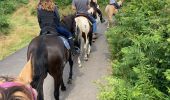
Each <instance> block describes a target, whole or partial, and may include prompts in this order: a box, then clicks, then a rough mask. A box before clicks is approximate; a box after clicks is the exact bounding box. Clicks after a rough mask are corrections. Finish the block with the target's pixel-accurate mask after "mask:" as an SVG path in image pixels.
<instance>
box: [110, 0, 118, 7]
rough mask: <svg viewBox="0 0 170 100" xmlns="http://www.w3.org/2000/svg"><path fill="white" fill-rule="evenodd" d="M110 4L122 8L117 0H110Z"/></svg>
mask: <svg viewBox="0 0 170 100" xmlns="http://www.w3.org/2000/svg"><path fill="white" fill-rule="evenodd" d="M109 4H110V5H113V6H115V7H116V9H120V6H119V5H118V3H117V2H116V0H110V3H109Z"/></svg>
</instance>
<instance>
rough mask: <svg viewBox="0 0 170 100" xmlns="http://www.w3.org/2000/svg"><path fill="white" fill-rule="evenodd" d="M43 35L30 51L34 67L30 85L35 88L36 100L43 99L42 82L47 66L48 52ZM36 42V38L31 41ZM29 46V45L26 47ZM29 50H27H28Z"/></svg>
mask: <svg viewBox="0 0 170 100" xmlns="http://www.w3.org/2000/svg"><path fill="white" fill-rule="evenodd" d="M44 39H45V37H44V35H42V36H39V40H38V39H37V40H38V42H39V44H38V45H37V48H35V50H34V51H33V52H32V54H29V55H32V62H33V63H32V67H33V69H34V76H33V81H32V82H31V85H32V87H33V88H35V89H36V90H37V91H38V97H37V99H38V100H44V96H43V82H44V79H45V78H46V76H47V66H48V62H47V61H48V59H47V56H48V53H47V49H46V45H45V42H44V41H45V40H44ZM33 42H36V39H34V40H33V41H32V42H31V43H33ZM28 48H29V47H28ZM28 52H29V51H28Z"/></svg>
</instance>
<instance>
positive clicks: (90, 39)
mask: <svg viewBox="0 0 170 100" xmlns="http://www.w3.org/2000/svg"><path fill="white" fill-rule="evenodd" d="M92 40H93V34H92V32H90V33H89V44H88V52H87V57H89V56H90V52H91V45H92Z"/></svg>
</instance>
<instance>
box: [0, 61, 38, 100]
mask: <svg viewBox="0 0 170 100" xmlns="http://www.w3.org/2000/svg"><path fill="white" fill-rule="evenodd" d="M30 64H31V63H30V61H28V63H27V64H26V65H25V67H24V68H23V70H22V71H21V73H20V75H19V77H8V76H0V100H37V92H36V90H35V89H33V88H32V87H31V85H30V82H31V80H32V77H31V76H32V71H31V70H30V69H31V67H30Z"/></svg>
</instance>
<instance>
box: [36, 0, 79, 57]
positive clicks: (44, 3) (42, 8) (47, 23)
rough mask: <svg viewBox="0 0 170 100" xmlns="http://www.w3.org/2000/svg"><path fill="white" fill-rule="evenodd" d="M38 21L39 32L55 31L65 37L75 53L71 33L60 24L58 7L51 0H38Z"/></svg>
mask: <svg viewBox="0 0 170 100" xmlns="http://www.w3.org/2000/svg"><path fill="white" fill-rule="evenodd" d="M37 15H38V22H39V26H40V28H41V34H43V33H45V32H51V33H56V32H58V33H59V34H60V35H62V36H64V37H66V38H67V39H68V42H69V44H70V47H71V52H72V53H73V54H75V53H76V51H75V49H74V42H73V38H72V33H71V32H69V31H68V30H67V29H66V28H65V27H63V26H61V24H60V16H59V13H58V9H57V7H56V6H55V4H54V2H53V1H52V0H40V2H39V4H38V7H37Z"/></svg>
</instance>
